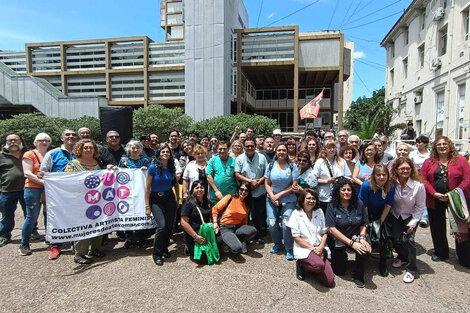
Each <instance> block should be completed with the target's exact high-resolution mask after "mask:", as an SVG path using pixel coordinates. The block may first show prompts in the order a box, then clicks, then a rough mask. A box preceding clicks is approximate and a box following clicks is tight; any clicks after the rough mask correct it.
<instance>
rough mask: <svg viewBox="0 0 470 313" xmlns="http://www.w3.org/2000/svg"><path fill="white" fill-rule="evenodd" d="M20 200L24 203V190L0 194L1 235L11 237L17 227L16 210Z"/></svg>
mask: <svg viewBox="0 0 470 313" xmlns="http://www.w3.org/2000/svg"><path fill="white" fill-rule="evenodd" d="M18 201H19V202H20V203H21V202H23V203H24V191H23V190H20V191H10V192H8V191H5V192H2V194H1V195H0V211H1V212H2V219H1V220H0V237H4V238H7V239H11V232H12V230H13V228H15V211H16V206H17V204H18Z"/></svg>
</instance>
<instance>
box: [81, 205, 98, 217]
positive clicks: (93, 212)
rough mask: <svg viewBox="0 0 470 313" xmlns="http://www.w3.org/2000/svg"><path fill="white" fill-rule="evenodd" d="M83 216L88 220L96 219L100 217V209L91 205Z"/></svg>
mask: <svg viewBox="0 0 470 313" xmlns="http://www.w3.org/2000/svg"><path fill="white" fill-rule="evenodd" d="M85 214H86V217H88V218H89V219H90V220H94V219H97V218H98V217H100V216H101V207H100V206H99V205H92V206H91V207H89V208H88V209H87V210H86V213H85Z"/></svg>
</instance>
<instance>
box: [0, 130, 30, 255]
mask: <svg viewBox="0 0 470 313" xmlns="http://www.w3.org/2000/svg"><path fill="white" fill-rule="evenodd" d="M24 152H25V148H24V145H23V141H22V140H21V137H20V136H19V135H18V134H14V133H12V134H8V135H7V136H6V137H5V146H4V147H3V149H2V151H0V180H1V186H2V193H1V195H0V211H1V212H2V219H1V220H0V247H2V246H4V245H6V244H8V243H10V242H11V232H12V230H13V229H14V228H15V211H16V206H17V204H18V202H20V203H21V204H22V206H24V174H23V164H22V158H23V153H24Z"/></svg>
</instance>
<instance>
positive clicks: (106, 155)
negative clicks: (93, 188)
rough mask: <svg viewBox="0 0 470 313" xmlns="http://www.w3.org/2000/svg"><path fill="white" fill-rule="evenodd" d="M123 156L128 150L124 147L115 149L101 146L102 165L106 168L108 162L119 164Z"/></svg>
mask: <svg viewBox="0 0 470 313" xmlns="http://www.w3.org/2000/svg"><path fill="white" fill-rule="evenodd" d="M122 156H126V151H125V150H124V148H123V147H121V146H120V147H119V149H117V150H113V149H111V148H110V147H108V146H106V147H101V148H100V166H101V168H106V166H107V165H108V164H113V165H118V164H119V161H120V160H121V158H122Z"/></svg>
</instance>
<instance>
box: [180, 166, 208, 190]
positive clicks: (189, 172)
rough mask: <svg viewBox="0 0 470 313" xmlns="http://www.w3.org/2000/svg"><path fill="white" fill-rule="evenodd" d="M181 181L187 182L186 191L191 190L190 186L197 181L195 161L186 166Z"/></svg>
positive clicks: (197, 174) (197, 173) (197, 171)
mask: <svg viewBox="0 0 470 313" xmlns="http://www.w3.org/2000/svg"><path fill="white" fill-rule="evenodd" d="M204 172H205V170H204ZM183 179H188V180H189V187H188V191H189V190H191V186H192V185H193V182H195V181H196V180H198V179H199V169H198V167H197V163H196V161H191V162H189V163H188V164H187V165H186V167H185V169H184V172H183Z"/></svg>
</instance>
